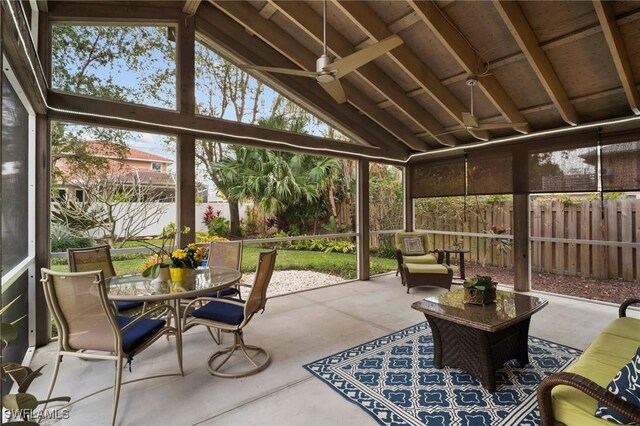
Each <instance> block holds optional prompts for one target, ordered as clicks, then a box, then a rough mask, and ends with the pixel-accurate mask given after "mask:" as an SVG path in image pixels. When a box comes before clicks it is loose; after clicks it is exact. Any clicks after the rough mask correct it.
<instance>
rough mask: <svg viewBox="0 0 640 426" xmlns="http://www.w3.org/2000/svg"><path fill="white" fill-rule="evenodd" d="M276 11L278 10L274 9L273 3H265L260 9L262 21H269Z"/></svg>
mask: <svg viewBox="0 0 640 426" xmlns="http://www.w3.org/2000/svg"><path fill="white" fill-rule="evenodd" d="M277 11H278V8H277V7H275V6H274V5H273V3H269V2H267V3H265V4H264V6H262V9H260V16H262V17H263V18H264V19H266V20H267V21H268V20H269V19H271V17H272V16H273V14H274V13H276V12H277Z"/></svg>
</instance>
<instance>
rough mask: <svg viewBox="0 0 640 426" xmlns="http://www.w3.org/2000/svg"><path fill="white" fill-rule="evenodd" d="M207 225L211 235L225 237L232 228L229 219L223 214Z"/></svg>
mask: <svg viewBox="0 0 640 426" xmlns="http://www.w3.org/2000/svg"><path fill="white" fill-rule="evenodd" d="M207 227H208V228H209V235H217V236H219V237H225V238H226V237H228V236H229V231H230V230H231V227H230V226H229V221H228V220H227V219H225V218H224V217H222V216H218V217H216V218H215V219H213V220H212V221H211V222H209V224H208V225H207Z"/></svg>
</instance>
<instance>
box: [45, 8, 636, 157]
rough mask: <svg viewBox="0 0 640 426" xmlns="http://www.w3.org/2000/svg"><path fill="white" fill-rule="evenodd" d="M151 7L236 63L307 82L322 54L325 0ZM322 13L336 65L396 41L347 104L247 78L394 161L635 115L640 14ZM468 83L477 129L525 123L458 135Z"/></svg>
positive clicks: (281, 81)
mask: <svg viewBox="0 0 640 426" xmlns="http://www.w3.org/2000/svg"><path fill="white" fill-rule="evenodd" d="M43 3H44V2H43ZM141 3H142V2H117V4H118V5H120V6H121V7H122V8H125V9H126V10H127V12H123V11H122V10H119V11H118V7H115V6H112V5H111V4H110V5H109V7H105V4H104V3H97V4H95V5H96V7H99V8H102V11H101V12H100V14H101V19H102V20H103V21H108V20H109V16H110V15H113V16H114V17H115V16H119V18H120V19H122V15H123V14H126V13H131V14H132V16H136V14H137V15H140V16H143V15H144V13H141V12H139V10H138V9H136V8H140V4H141ZM48 4H49V10H50V12H51V13H52V14H53V15H56V14H57V15H58V16H73V14H74V13H77V12H75V11H74V8H77V5H78V4H79V3H78V2H51V1H50V2H48ZM85 4H87V3H85ZM89 4H90V3H89ZM149 4H152V5H156V6H157V9H156V10H157V12H156V13H158V14H159V16H160V15H162V16H165V15H167V14H166V13H165V12H163V11H166V10H167V9H168V8H172V7H173V8H175V7H176V6H177V7H178V8H180V9H181V10H182V12H183V13H187V14H191V15H195V17H196V29H197V31H198V32H199V37H202V38H203V39H205V40H207V41H208V42H209V43H210V44H211V45H212V46H213V47H214V48H216V49H218V50H219V51H220V52H221V53H222V54H223V55H226V56H227V57H229V58H230V59H231V60H233V61H235V62H236V63H252V64H256V65H266V66H274V67H282V68H291V69H303V70H310V71H315V60H316V59H317V58H318V57H319V56H320V55H321V54H322V52H323V26H322V22H323V2H322V1H271V0H270V1H214V0H210V1H194V0H189V1H186V2H151V3H146V5H147V6H148V5H149ZM327 7H328V13H327V18H328V28H327V44H328V51H329V53H330V54H331V55H333V56H335V57H337V58H342V57H345V56H347V55H349V54H351V53H353V52H354V51H357V50H360V49H362V48H363V47H366V46H369V45H371V44H373V43H375V42H377V41H379V40H382V39H384V38H387V37H389V36H391V35H394V34H396V35H398V36H400V37H401V39H402V41H403V44H402V45H401V46H399V47H397V48H395V49H393V50H392V51H390V52H389V53H387V54H385V55H383V56H382V57H379V58H378V59H375V60H374V61H373V62H370V63H368V64H366V65H364V66H362V67H360V68H358V69H357V70H356V71H354V72H352V73H350V74H348V75H346V76H345V77H342V78H341V79H340V80H341V81H342V83H343V86H344V90H345V92H346V96H347V99H348V101H347V103H345V104H338V103H337V102H335V101H334V100H333V99H332V98H331V97H330V96H329V95H328V94H327V93H326V92H325V91H324V90H322V88H321V87H320V86H319V85H318V84H317V83H316V82H315V81H314V80H313V79H310V78H305V77H299V76H291V75H283V74H273V73H265V72H262V73H261V72H256V71H252V73H253V74H254V75H256V76H258V77H260V78H263V79H264V80H265V81H267V82H268V83H270V84H272V85H274V86H275V87H276V89H278V90H281V91H283V92H285V93H288V94H289V95H290V96H291V97H292V98H293V99H294V100H297V101H299V102H302V103H303V104H305V105H306V106H308V107H309V108H310V109H311V110H312V111H313V112H315V113H317V114H318V115H319V116H321V117H322V118H324V119H325V120H328V121H330V122H332V123H334V124H335V125H336V126H337V127H338V128H340V129H342V130H345V131H346V132H347V133H348V134H351V135H354V136H355V139H356V140H357V141H359V142H360V143H368V144H370V145H372V146H377V147H380V148H381V153H385V152H386V153H394V155H393V157H394V158H397V159H399V158H406V157H407V156H408V155H409V154H411V153H416V152H423V151H429V150H434V149H438V148H442V147H444V146H452V145H458V146H460V145H464V144H468V143H471V142H474V141H479V140H488V139H496V138H500V137H504V136H509V135H517V134H519V133H529V132H536V131H540V130H546V129H555V128H562V127H570V126H575V125H579V124H584V123H590V122H594V121H600V120H607V119H611V118H616V117H626V116H632V115H634V114H640V95H639V92H638V83H639V82H640V2H633V1H620V2H599V1H594V2H587V1H544V2H543V1H521V2H503V1H475V2H473V1H435V2H432V1H400V0H397V1H334V0H331V1H329V2H328V6H327ZM151 9H153V8H151ZM145 13H146V12H145ZM146 16H148V17H149V16H150V15H148V14H147V15H146ZM472 74H473V75H477V76H479V84H478V85H477V86H476V87H475V89H474V90H475V92H474V113H475V116H476V117H477V118H478V119H479V121H480V123H506V122H513V123H516V122H518V123H523V124H522V125H520V126H518V127H517V128H513V129H512V128H508V129H499V130H490V131H486V130H465V129H464V128H463V121H462V113H463V112H468V111H470V101H471V99H470V88H469V86H467V85H466V84H465V81H466V79H467V77H468V76H469V75H472ZM350 149H352V150H353V152H357V149H358V148H357V146H353V145H352V148H350ZM383 155H384V154H383Z"/></svg>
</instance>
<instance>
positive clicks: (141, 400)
mask: <svg viewBox="0 0 640 426" xmlns="http://www.w3.org/2000/svg"><path fill="white" fill-rule="evenodd" d="M443 291H444V290H443V289H436V288H431V287H423V288H418V289H416V290H415V293H414V294H406V293H405V292H404V291H402V290H401V288H400V285H399V283H398V282H397V279H396V278H395V277H393V276H389V275H386V276H381V277H376V278H373V279H371V280H370V281H353V282H347V283H344V284H338V285H334V286H330V287H325V288H322V289H315V290H309V291H305V292H300V293H294V294H289V295H286V296H280V297H275V298H272V299H270V300H269V302H268V304H267V309H266V311H265V313H264V315H262V316H260V317H259V318H257V319H255V320H254V322H253V324H252V326H253V327H251V328H250V329H247V339H250V341H252V343H255V344H258V345H262V346H264V347H267V348H268V349H269V350H270V351H271V353H272V357H273V362H272V365H271V366H270V367H269V368H267V369H266V370H265V371H263V372H261V373H260V374H257V375H254V376H250V377H246V378H243V379H231V380H229V379H227V380H221V379H216V378H213V377H212V376H211V375H210V374H209V373H208V372H207V370H206V366H205V356H204V354H208V353H209V352H210V351H211V350H212V349H213V347H214V344H213V342H212V341H211V339H210V338H209V336H208V335H207V333H206V332H205V331H204V330H193V331H192V332H189V333H187V334H186V335H185V337H184V349H185V354H184V357H185V367H184V368H185V376H184V377H180V376H173V377H161V378H155V379H146V380H143V381H140V382H136V383H131V384H127V385H125V386H124V387H123V391H122V392H123V393H122V396H121V410H122V417H120V419H121V420H120V423H121V424H150V423H155V424H181V425H186V424H230V425H234V424H236V425H237V424H260V425H277V424H291V425H294V424H296V425H301V424H318V425H320V424H373V423H374V421H373V420H372V418H371V417H369V415H368V414H367V413H366V412H365V411H363V410H362V409H360V408H359V407H358V406H357V405H355V404H352V403H349V402H347V401H346V400H345V399H344V398H343V397H341V396H340V395H339V394H338V393H336V392H334V391H333V390H332V389H331V388H330V387H329V386H327V385H326V384H324V383H322V382H321V381H320V380H317V378H315V377H313V375H311V374H310V373H309V372H308V371H307V370H305V369H304V368H303V367H302V366H303V365H304V364H307V363H310V362H313V361H315V360H317V359H320V358H322V357H325V356H328V355H332V354H334V353H336V352H339V351H342V350H344V349H347V348H350V347H353V346H356V345H359V344H362V343H364V342H367V341H370V340H374V339H376V338H378V337H380V336H383V335H387V334H389V333H392V332H395V331H397V330H400V329H403V328H405V327H410V326H412V325H414V324H416V323H417V322H420V321H423V319H424V318H423V317H422V315H421V314H420V313H419V312H416V311H414V310H412V309H409V306H410V305H411V303H413V302H415V301H416V300H417V299H419V298H422V297H429V296H433V295H436V294H439V293H442V292H443ZM537 295H539V296H542V297H544V298H546V299H548V300H549V306H548V307H547V308H545V309H543V310H542V311H540V313H538V314H536V316H535V318H534V320H533V321H532V324H531V334H532V335H533V336H536V337H540V338H543V339H548V340H551V341H554V342H562V343H563V344H566V345H568V346H572V347H575V348H579V349H584V348H586V347H587V346H588V345H589V343H590V342H591V341H592V340H593V339H594V338H595V337H596V336H597V334H598V332H599V330H601V329H602V328H604V327H605V326H606V325H607V324H608V323H609V322H610V321H611V320H613V319H614V318H616V317H617V306H615V305H612V304H603V303H597V302H589V301H584V300H573V299H569V298H564V297H557V296H554V295H548V294H543V295H540V294H537ZM559 324H561V326H559ZM55 350H56V344H55V343H50V344H49V345H47V346H45V347H43V348H40V349H38V350H37V352H36V355H35V356H34V358H33V361H32V363H33V365H41V364H44V363H46V364H50V363H51V362H52V358H53V356H54V354H55ZM174 358H175V357H174V355H173V345H172V342H166V341H164V340H162V341H160V342H158V343H157V344H156V345H154V346H152V347H151V348H149V349H148V350H147V351H145V352H144V353H143V354H141V355H140V356H139V357H137V358H136V360H135V361H134V365H133V371H132V373H128V372H127V374H125V376H124V377H125V381H130V380H135V379H137V378H144V377H148V376H154V375H160V374H172V373H175V359H174ZM97 367H98V365H97V363H95V362H87V361H81V360H76V359H71V358H70V359H69V360H65V362H64V363H63V365H62V369H63V370H62V373H61V375H62V376H61V378H60V380H59V383H58V385H57V388H56V394H57V395H69V396H71V397H72V400H73V399H77V398H79V397H83V396H86V395H88V394H91V393H93V392H95V391H96V390H99V389H103V388H108V387H110V386H111V385H112V382H113V374H112V371H111V368H97ZM98 369H99V370H100V371H96V370H98ZM45 376H46V373H45ZM36 385H37V386H33V389H32V390H33V392H34V393H35V394H37V395H40V394H45V393H46V390H47V386H48V383H47V380H40V381H37V382H36ZM111 397H112V394H111V390H110V389H107V390H105V391H103V392H102V393H100V394H98V395H95V396H92V397H90V398H88V399H86V400H84V401H80V402H78V403H77V404H74V405H72V407H71V408H70V411H69V419H68V420H65V421H64V422H63V423H62V424H70V425H71V424H73V425H82V424H105V422H108V420H107V419H108V418H109V415H110V407H111ZM142 407H144V408H142Z"/></svg>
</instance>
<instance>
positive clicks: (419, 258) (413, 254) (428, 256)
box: [395, 232, 444, 276]
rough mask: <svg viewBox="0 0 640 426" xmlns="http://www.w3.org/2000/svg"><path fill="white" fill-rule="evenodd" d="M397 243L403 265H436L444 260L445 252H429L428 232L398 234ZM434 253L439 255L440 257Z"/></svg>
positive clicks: (396, 236)
mask: <svg viewBox="0 0 640 426" xmlns="http://www.w3.org/2000/svg"><path fill="white" fill-rule="evenodd" d="M395 243H396V251H399V252H400V254H401V256H402V263H417V264H421V265H435V264H437V263H442V262H443V260H444V252H443V251H438V250H433V251H430V250H429V234H427V233H426V232H397V233H396V235H395ZM433 253H437V255H438V257H436V256H434V255H433ZM399 271H400V269H398V272H399ZM397 275H398V274H396V276H397Z"/></svg>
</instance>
